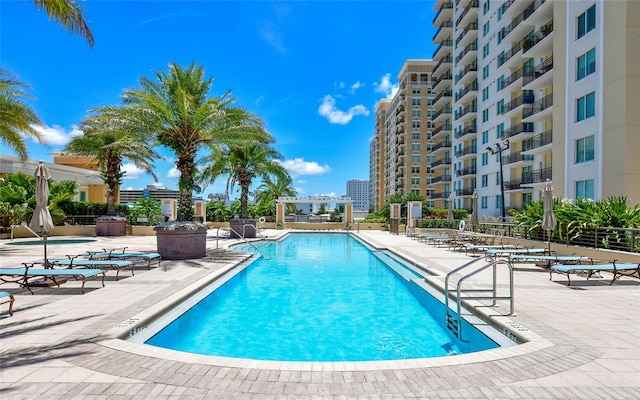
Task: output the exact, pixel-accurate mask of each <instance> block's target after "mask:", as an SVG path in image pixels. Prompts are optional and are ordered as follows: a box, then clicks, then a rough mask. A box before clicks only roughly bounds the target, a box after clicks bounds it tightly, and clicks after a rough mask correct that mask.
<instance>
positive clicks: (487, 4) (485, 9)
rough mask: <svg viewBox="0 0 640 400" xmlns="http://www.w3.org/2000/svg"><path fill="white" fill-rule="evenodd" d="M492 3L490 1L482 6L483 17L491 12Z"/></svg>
mask: <svg viewBox="0 0 640 400" xmlns="http://www.w3.org/2000/svg"><path fill="white" fill-rule="evenodd" d="M490 3H491V2H490V1H489V0H487V1H485V2H484V5H483V6H482V15H486V14H487V13H488V12H489V5H490Z"/></svg>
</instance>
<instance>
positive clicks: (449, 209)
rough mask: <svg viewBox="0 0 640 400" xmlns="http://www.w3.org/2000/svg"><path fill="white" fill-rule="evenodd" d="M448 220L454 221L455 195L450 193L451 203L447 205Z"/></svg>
mask: <svg viewBox="0 0 640 400" xmlns="http://www.w3.org/2000/svg"><path fill="white" fill-rule="evenodd" d="M447 222H449V224H451V223H452V222H453V195H451V194H450V195H449V204H448V205H447Z"/></svg>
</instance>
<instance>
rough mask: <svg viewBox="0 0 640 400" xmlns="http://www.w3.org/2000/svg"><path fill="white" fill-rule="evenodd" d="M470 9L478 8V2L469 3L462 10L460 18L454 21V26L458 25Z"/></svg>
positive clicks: (473, 0) (474, 0)
mask: <svg viewBox="0 0 640 400" xmlns="http://www.w3.org/2000/svg"><path fill="white" fill-rule="evenodd" d="M472 8H478V0H472V1H471V3H469V5H467V6H466V7H465V8H464V11H463V12H462V14H460V16H459V17H458V19H457V20H456V25H458V24H459V23H460V21H462V19H463V18H464V16H465V15H467V13H468V12H469V10H471V9H472Z"/></svg>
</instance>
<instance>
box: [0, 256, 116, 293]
mask: <svg viewBox="0 0 640 400" xmlns="http://www.w3.org/2000/svg"><path fill="white" fill-rule="evenodd" d="M23 265H24V267H22V268H0V280H2V281H3V282H12V283H17V284H18V285H20V287H25V288H27V289H28V290H29V292H30V293H31V294H33V290H31V285H30V284H29V281H30V280H31V279H33V278H44V279H46V278H49V279H51V280H52V281H53V283H55V284H56V285H57V286H58V287H60V282H59V281H57V280H56V278H59V279H60V278H74V279H76V280H81V281H82V287H81V288H80V291H81V292H82V294H84V284H85V282H86V281H87V279H88V278H93V277H96V276H98V275H100V274H102V286H103V287H104V276H105V273H104V271H103V270H101V269H55V268H33V265H34V264H33V263H23Z"/></svg>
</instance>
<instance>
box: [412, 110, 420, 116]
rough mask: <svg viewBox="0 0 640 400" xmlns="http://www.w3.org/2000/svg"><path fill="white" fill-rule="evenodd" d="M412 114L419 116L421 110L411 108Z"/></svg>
mask: <svg viewBox="0 0 640 400" xmlns="http://www.w3.org/2000/svg"><path fill="white" fill-rule="evenodd" d="M411 116H412V117H419V116H420V110H411Z"/></svg>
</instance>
